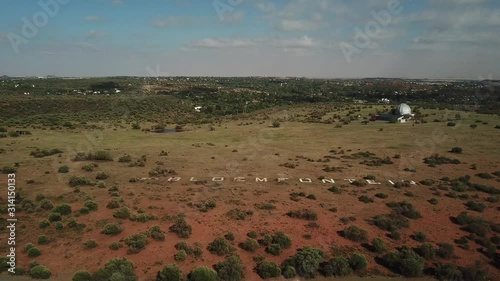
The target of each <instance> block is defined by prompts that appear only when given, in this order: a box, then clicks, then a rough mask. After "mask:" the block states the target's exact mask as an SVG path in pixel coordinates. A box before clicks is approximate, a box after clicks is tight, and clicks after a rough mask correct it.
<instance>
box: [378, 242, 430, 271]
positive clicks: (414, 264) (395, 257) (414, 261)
mask: <svg viewBox="0 0 500 281" xmlns="http://www.w3.org/2000/svg"><path fill="white" fill-rule="evenodd" d="M382 260H383V262H384V263H385V265H387V267H389V268H390V269H391V270H393V271H395V272H396V273H399V274H401V275H403V276H405V277H419V276H422V275H423V271H424V265H425V259H424V258H422V257H420V256H419V255H417V254H416V253H415V252H414V251H413V250H411V249H409V248H408V247H403V249H401V250H400V251H396V252H392V253H389V254H386V255H385V256H383V257H382Z"/></svg>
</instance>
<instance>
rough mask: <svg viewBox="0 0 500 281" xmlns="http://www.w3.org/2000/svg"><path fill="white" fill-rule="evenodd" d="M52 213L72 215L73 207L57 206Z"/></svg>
mask: <svg viewBox="0 0 500 281" xmlns="http://www.w3.org/2000/svg"><path fill="white" fill-rule="evenodd" d="M52 212H53V213H59V214H61V215H69V214H71V206H70V205H68V204H61V205H57V206H56V207H54V209H52Z"/></svg>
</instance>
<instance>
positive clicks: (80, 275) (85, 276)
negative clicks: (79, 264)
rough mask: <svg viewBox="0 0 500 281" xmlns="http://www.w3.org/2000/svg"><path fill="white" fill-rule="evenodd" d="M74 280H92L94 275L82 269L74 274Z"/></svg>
mask: <svg viewBox="0 0 500 281" xmlns="http://www.w3.org/2000/svg"><path fill="white" fill-rule="evenodd" d="M71 280H72V281H92V275H91V274H90V272H88V271H86V270H80V271H77V272H75V274H73V279H71Z"/></svg>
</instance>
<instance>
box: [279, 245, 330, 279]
mask: <svg viewBox="0 0 500 281" xmlns="http://www.w3.org/2000/svg"><path fill="white" fill-rule="evenodd" d="M323 258H324V253H323V251H322V250H321V249H316V248H311V247H304V248H302V249H300V250H298V251H297V253H296V254H295V255H294V256H291V257H289V258H288V259H286V260H285V261H284V262H283V264H282V268H283V275H284V276H285V277H287V275H288V276H290V275H292V274H291V273H292V272H293V271H292V270H291V269H290V268H289V267H291V268H294V269H295V272H296V274H297V275H299V276H301V277H304V278H314V277H316V275H317V273H318V270H319V268H320V263H321V261H322V260H323ZM285 274H286V275H285Z"/></svg>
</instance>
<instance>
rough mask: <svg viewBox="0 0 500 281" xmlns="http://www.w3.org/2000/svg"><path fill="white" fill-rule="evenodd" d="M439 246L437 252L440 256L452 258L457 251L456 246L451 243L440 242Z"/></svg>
mask: <svg viewBox="0 0 500 281" xmlns="http://www.w3.org/2000/svg"><path fill="white" fill-rule="evenodd" d="M438 246H439V248H438V249H437V251H436V253H437V255H438V256H440V257H441V258H443V259H450V258H452V257H453V253H454V251H455V247H453V245H451V244H449V243H441V244H438Z"/></svg>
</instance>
